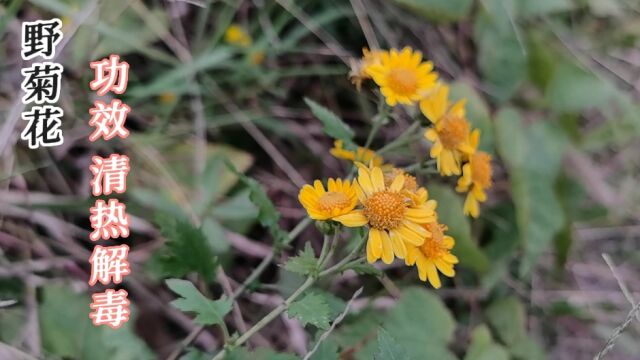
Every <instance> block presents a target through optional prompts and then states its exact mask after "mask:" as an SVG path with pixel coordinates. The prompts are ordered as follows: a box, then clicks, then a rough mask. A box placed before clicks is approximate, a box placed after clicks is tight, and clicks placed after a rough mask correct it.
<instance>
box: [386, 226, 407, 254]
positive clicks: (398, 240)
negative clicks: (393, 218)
mask: <svg viewBox="0 0 640 360" xmlns="http://www.w3.org/2000/svg"><path fill="white" fill-rule="evenodd" d="M389 237H390V238H391V245H392V246H393V253H394V254H395V255H396V256H397V257H399V258H400V259H404V258H405V257H406V256H407V247H406V245H405V243H404V241H402V236H400V234H398V233H397V232H395V231H391V232H390V233H389Z"/></svg>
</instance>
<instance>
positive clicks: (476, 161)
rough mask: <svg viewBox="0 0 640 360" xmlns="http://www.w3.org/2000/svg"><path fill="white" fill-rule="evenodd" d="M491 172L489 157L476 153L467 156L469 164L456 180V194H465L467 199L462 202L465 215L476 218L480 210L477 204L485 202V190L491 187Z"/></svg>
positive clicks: (485, 154)
mask: <svg viewBox="0 0 640 360" xmlns="http://www.w3.org/2000/svg"><path fill="white" fill-rule="evenodd" d="M492 175H493V170H492V168H491V155H489V154H487V153H485V152H483V151H478V152H475V153H474V154H472V155H471V156H469V162H468V163H466V164H464V166H463V167H462V177H460V179H458V186H457V187H456V190H457V191H458V192H467V191H468V194H467V198H466V200H465V201H464V209H463V210H464V213H465V215H471V216H472V217H474V218H477V217H478V215H479V213H480V209H479V204H478V203H479V202H484V201H486V200H487V194H486V193H485V189H488V188H490V187H491V185H492V181H491V177H492Z"/></svg>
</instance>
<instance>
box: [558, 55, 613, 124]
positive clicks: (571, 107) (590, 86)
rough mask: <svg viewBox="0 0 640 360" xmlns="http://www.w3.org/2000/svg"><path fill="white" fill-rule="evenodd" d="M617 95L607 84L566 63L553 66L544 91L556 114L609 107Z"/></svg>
mask: <svg viewBox="0 0 640 360" xmlns="http://www.w3.org/2000/svg"><path fill="white" fill-rule="evenodd" d="M619 96H620V94H619V92H618V90H617V89H616V88H615V87H614V86H613V85H612V84H611V83H610V82H609V81H606V80H603V79H601V78H598V77H597V76H596V75H594V74H593V73H590V72H587V71H585V70H583V69H581V68H579V67H578V66H576V65H573V64H570V63H566V62H565V63H562V64H560V65H558V66H556V69H555V71H554V73H553V77H552V78H551V81H550V82H549V85H548V86H547V89H546V91H545V98H546V100H547V102H548V103H549V105H550V106H551V108H552V109H553V110H555V111H558V112H581V111H583V110H587V109H593V108H603V109H604V108H608V106H609V105H610V103H611V101H613V100H615V99H616V98H618V97H619ZM607 110H608V109H607Z"/></svg>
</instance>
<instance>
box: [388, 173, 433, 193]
mask: <svg viewBox="0 0 640 360" xmlns="http://www.w3.org/2000/svg"><path fill="white" fill-rule="evenodd" d="M383 170H386V169H383ZM398 176H404V186H403V187H402V190H405V191H409V192H412V193H415V192H416V191H417V190H418V180H417V179H416V177H415V176H413V175H409V174H407V173H406V172H405V171H404V170H402V169H398V168H391V169H390V170H388V171H384V184H385V185H386V186H387V187H389V186H391V184H392V183H393V181H394V180H395V179H396V178H397V177H398ZM425 191H426V190H425Z"/></svg>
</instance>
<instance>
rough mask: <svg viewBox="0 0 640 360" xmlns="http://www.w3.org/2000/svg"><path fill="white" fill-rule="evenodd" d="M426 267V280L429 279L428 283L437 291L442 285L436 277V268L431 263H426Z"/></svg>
mask: <svg viewBox="0 0 640 360" xmlns="http://www.w3.org/2000/svg"><path fill="white" fill-rule="evenodd" d="M426 267H427V278H428V279H429V282H430V283H431V285H432V286H433V287H434V288H436V289H439V288H440V286H442V284H441V283H440V277H439V276H438V270H436V266H435V265H434V264H433V263H431V262H428V263H427V266H426Z"/></svg>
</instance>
